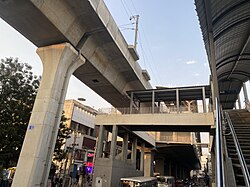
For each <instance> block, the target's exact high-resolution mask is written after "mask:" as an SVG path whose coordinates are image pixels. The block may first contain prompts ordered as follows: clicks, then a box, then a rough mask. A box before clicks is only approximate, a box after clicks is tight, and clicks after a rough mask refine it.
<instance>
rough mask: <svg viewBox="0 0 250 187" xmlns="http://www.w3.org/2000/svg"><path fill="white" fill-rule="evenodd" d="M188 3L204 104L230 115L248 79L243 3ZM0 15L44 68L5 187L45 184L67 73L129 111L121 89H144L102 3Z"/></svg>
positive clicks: (14, 4) (29, 6)
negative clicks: (197, 29) (199, 52)
mask: <svg viewBox="0 0 250 187" xmlns="http://www.w3.org/2000/svg"><path fill="white" fill-rule="evenodd" d="M195 4H196V7H197V13H198V17H199V20H200V25H201V30H202V34H203V39H204V43H205V47H206V50H207V55H208V60H209V64H210V69H211V73H212V76H211V80H212V82H211V86H212V89H213V90H214V97H213V98H212V99H213V100H214V101H215V98H217V99H218V101H219V105H220V106H222V108H223V109H232V108H233V107H234V105H235V102H236V100H237V98H238V94H239V92H240V90H241V88H242V86H243V85H244V84H243V83H244V82H246V81H248V80H249V77H250V68H249V54H250V47H249V45H250V44H249V40H250V39H249V36H250V35H249V28H250V21H249V15H250V1H249V0H230V1H228V0H223V1H221V0H199V1H198V0H196V1H195ZM0 17H1V18H3V19H4V20H5V21H6V22H7V23H9V24H10V25H11V26H12V27H14V28H15V29H16V30H18V31H19V32H20V33H21V34H23V35H24V36H25V37H26V38H28V39H29V40H30V41H31V42H33V43H34V44H35V45H36V46H37V47H38V54H39V56H40V57H41V59H42V62H43V66H44V72H43V78H42V82H41V86H40V88H39V92H38V95H37V99H36V102H35V106H34V109H33V112H32V116H31V120H30V123H29V128H28V129H29V130H28V131H27V135H26V137H25V143H24V146H23V150H22V152H21V156H20V159H19V163H18V168H21V169H17V172H16V177H15V179H14V183H13V186H45V185H46V180H47V176H48V171H49V165H50V164H49V163H50V160H51V155H52V154H51V153H52V152H53V147H54V146H53V145H54V143H55V137H56V133H57V129H58V124H59V119H60V115H61V111H62V104H63V101H64V98H65V93H66V90H67V89H66V88H67V84H68V80H69V77H70V75H71V74H72V73H73V74H74V75H75V76H76V77H77V78H78V79H80V80H81V81H82V82H84V83H85V84H86V85H88V86H89V87H90V88H92V89H93V90H94V91H96V92H97V93H98V94H99V95H101V96H102V97H103V98H104V99H106V100H107V101H108V102H110V103H111V104H112V105H113V106H115V107H124V106H129V103H130V101H129V98H128V97H127V94H126V91H128V90H144V89H150V88H151V86H150V84H149V82H148V79H147V77H148V76H144V75H146V74H145V72H144V71H142V70H141V68H140V67H139V65H138V63H137V62H136V60H137V59H138V55H137V53H136V51H135V50H134V49H133V48H131V47H129V46H128V45H127V44H126V42H125V40H124V38H123V37H122V35H121V33H120V32H119V29H118V27H117V26H116V24H115V22H114V21H113V18H112V17H111V15H110V13H109V11H108V10H107V8H106V6H105V4H104V2H103V0H74V1H67V0H61V1H50V0H43V1H40V0H30V1H28V0H19V1H14V0H9V1H0ZM243 88H244V86H243ZM213 103H215V102H213ZM246 103H248V100H246ZM214 109H215V108H214ZM213 111H215V110H213ZM217 120H218V119H217ZM114 129H116V128H114ZM216 129H219V128H218V127H216ZM114 132H116V131H115V130H114ZM217 134H218V133H217ZM31 142H32V144H31ZM217 147H219V144H217ZM217 147H216V148H217ZM217 157H218V155H217ZM218 171H219V170H218ZM218 171H216V172H218ZM217 182H220V180H218V181H217ZM223 182H224V181H223V180H221V183H223Z"/></svg>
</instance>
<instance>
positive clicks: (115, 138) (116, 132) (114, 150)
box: [109, 125, 118, 160]
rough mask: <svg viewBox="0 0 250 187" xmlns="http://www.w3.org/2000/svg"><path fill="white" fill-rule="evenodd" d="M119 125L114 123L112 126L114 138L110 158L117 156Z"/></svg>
mask: <svg viewBox="0 0 250 187" xmlns="http://www.w3.org/2000/svg"><path fill="white" fill-rule="evenodd" d="M117 134H118V127H117V125H113V127H112V140H111V146H110V157H109V158H110V159H112V160H114V159H115V156H116V142H117Z"/></svg>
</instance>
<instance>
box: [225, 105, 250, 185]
mask: <svg viewBox="0 0 250 187" xmlns="http://www.w3.org/2000/svg"><path fill="white" fill-rule="evenodd" d="M225 115H226V119H227V126H226V130H225V139H226V145H227V153H228V157H230V158H231V160H232V165H233V171H234V176H235V181H236V185H237V186H238V187H239V186H249V181H250V178H249V171H250V113H249V112H248V111H247V110H231V111H227V112H226V114H225Z"/></svg>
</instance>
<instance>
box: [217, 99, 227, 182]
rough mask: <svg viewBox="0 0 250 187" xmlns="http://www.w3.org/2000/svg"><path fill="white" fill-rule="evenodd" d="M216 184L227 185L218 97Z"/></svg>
mask: <svg viewBox="0 0 250 187" xmlns="http://www.w3.org/2000/svg"><path fill="white" fill-rule="evenodd" d="M215 106H216V152H215V154H216V186H217V187H225V184H226V183H225V173H224V159H223V157H224V156H223V147H222V143H223V141H222V140H223V138H222V120H221V119H222V116H221V109H220V107H219V103H218V99H217V98H216V105H215Z"/></svg>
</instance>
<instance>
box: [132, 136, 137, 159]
mask: <svg viewBox="0 0 250 187" xmlns="http://www.w3.org/2000/svg"><path fill="white" fill-rule="evenodd" d="M136 147H137V138H133V142H132V154H131V160H132V162H133V163H136Z"/></svg>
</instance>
